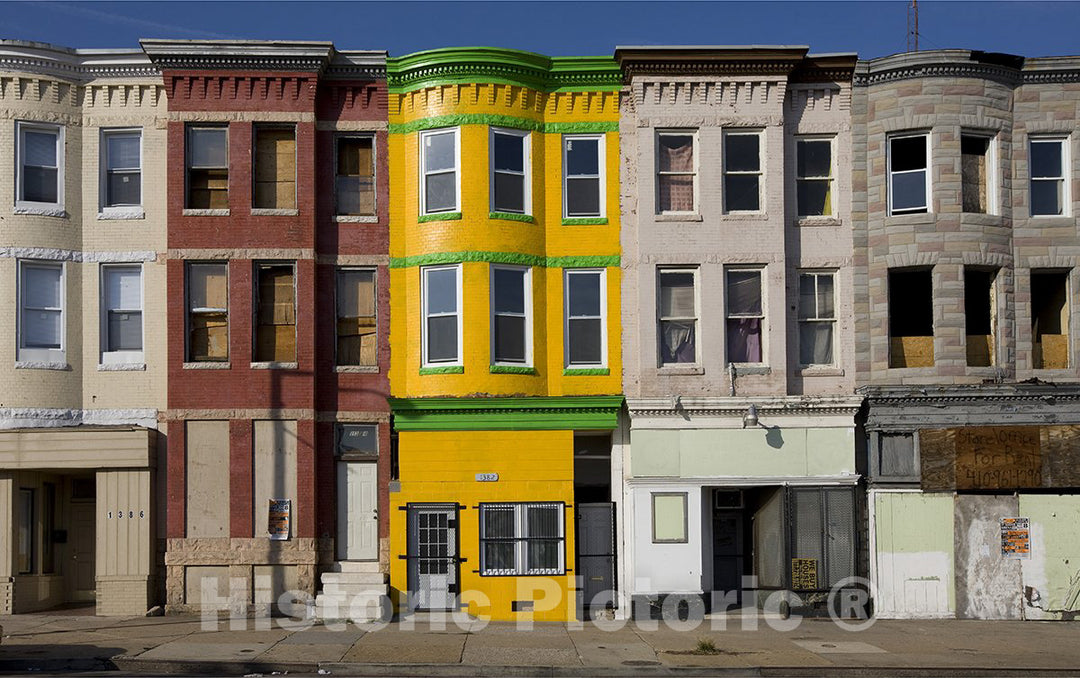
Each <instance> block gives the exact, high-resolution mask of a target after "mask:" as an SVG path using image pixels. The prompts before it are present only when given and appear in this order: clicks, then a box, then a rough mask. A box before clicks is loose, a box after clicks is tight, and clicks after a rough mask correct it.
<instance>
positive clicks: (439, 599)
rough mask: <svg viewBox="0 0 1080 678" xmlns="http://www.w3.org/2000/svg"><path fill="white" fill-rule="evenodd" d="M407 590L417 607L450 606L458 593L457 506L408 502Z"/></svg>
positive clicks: (445, 607) (418, 608) (432, 608)
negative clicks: (412, 503) (410, 503)
mask: <svg viewBox="0 0 1080 678" xmlns="http://www.w3.org/2000/svg"><path fill="white" fill-rule="evenodd" d="M408 560H409V593H410V595H411V599H412V606H413V608H414V609H417V610H451V609H453V608H454V601H455V598H456V596H457V578H458V577H457V575H458V572H457V567H458V558H457V507H456V506H455V505H453V504H428V505H423V506H417V505H412V506H409V544H408Z"/></svg>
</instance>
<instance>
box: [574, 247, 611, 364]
mask: <svg viewBox="0 0 1080 678" xmlns="http://www.w3.org/2000/svg"><path fill="white" fill-rule="evenodd" d="M572 275H599V276H600V315H599V316H592V315H589V316H574V317H575V318H581V319H586V318H587V319H593V318H597V317H598V318H599V319H600V362H598V363H574V364H571V363H570V276H572ZM607 314H608V309H607V269H605V268H567V269H564V270H563V337H564V340H563V365H564V366H565V368H566V369H568V370H588V369H604V368H606V367H607V364H608V327H607Z"/></svg>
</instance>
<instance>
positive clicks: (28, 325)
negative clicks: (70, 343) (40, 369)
mask: <svg viewBox="0 0 1080 678" xmlns="http://www.w3.org/2000/svg"><path fill="white" fill-rule="evenodd" d="M19 269H20V270H19V306H20V308H19V360H21V361H27V362H54V363H62V362H65V360H66V359H65V357H64V265H63V264H60V263H51V262H43V261H34V262H31V261H23V262H20V266H19Z"/></svg>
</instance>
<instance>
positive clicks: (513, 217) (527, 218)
mask: <svg viewBox="0 0 1080 678" xmlns="http://www.w3.org/2000/svg"><path fill="white" fill-rule="evenodd" d="M488 219H502V220H503V221H521V222H524V223H526V224H534V223H536V219H533V216H532V215H531V214H517V213H515V212H489V213H488Z"/></svg>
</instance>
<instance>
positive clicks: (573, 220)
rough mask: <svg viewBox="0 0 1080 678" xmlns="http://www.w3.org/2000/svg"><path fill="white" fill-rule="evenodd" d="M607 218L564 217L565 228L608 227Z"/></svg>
mask: <svg viewBox="0 0 1080 678" xmlns="http://www.w3.org/2000/svg"><path fill="white" fill-rule="evenodd" d="M607 222H608V220H607V217H564V218H563V220H562V225H563V226H606V225H607Z"/></svg>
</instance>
